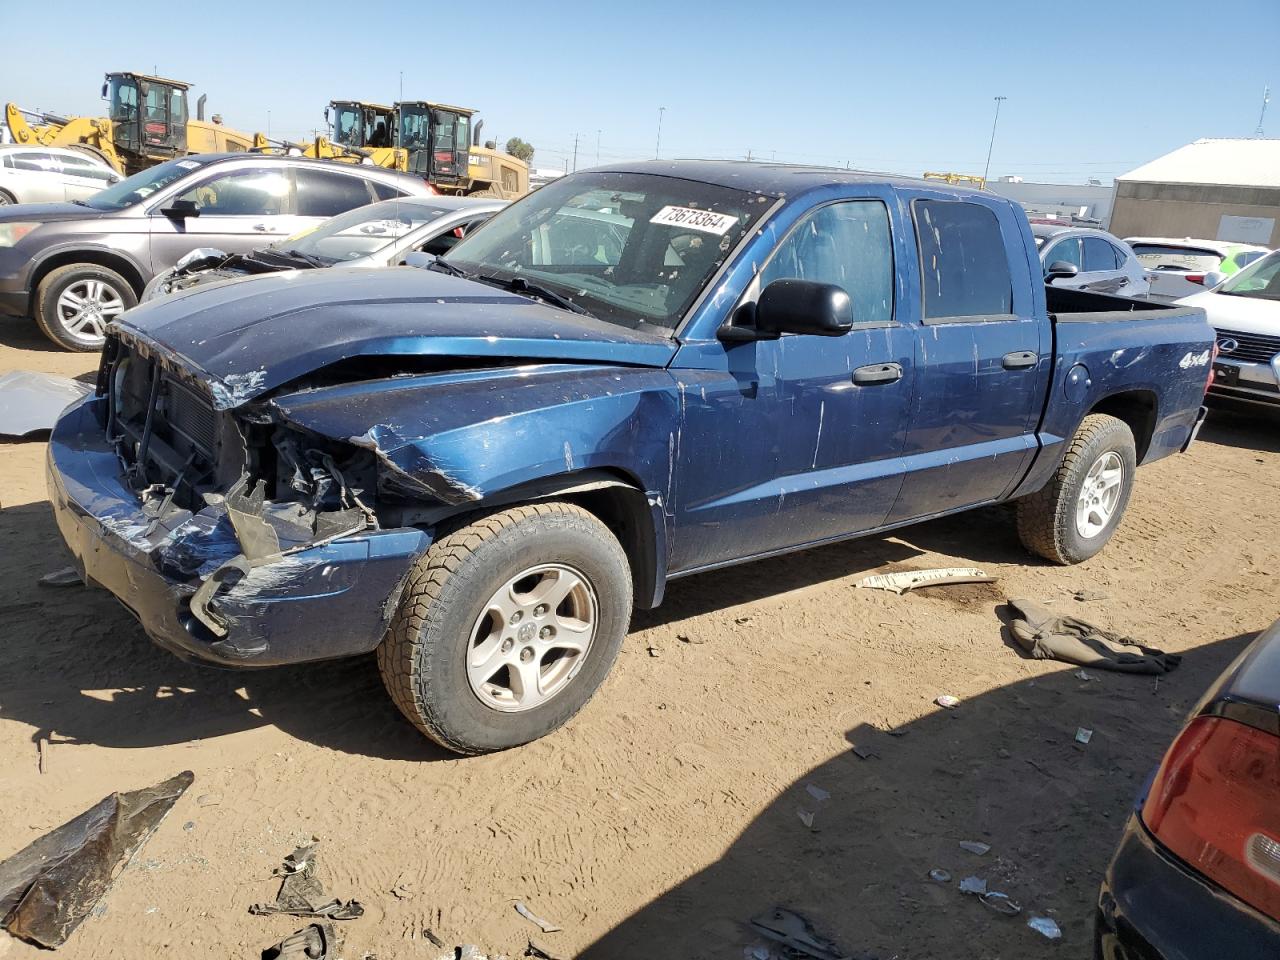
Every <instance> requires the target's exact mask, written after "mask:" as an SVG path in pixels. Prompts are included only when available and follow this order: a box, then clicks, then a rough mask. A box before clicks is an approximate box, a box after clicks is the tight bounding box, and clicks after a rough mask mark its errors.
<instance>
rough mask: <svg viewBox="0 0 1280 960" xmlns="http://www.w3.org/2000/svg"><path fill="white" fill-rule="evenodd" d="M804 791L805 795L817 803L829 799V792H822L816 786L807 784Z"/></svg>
mask: <svg viewBox="0 0 1280 960" xmlns="http://www.w3.org/2000/svg"><path fill="white" fill-rule="evenodd" d="M804 789H805V793H807V794H809V796H811V797H813V799H815V800H817V801H818V802H819V803H822V802H823V801H824V800H830V799H831V792H830V791H829V790H823V789H822V788H821V787H819V786H817V785H816V784H812V783H810V784H807V785H806V786H805V788H804Z"/></svg>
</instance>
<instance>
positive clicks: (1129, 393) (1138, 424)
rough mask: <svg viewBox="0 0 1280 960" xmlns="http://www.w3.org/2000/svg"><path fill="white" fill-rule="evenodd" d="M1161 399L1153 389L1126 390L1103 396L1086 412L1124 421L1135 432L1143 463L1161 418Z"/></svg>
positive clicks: (1139, 457) (1135, 439) (1135, 440)
mask: <svg viewBox="0 0 1280 960" xmlns="http://www.w3.org/2000/svg"><path fill="white" fill-rule="evenodd" d="M1159 410H1160V401H1159V398H1158V397H1157V396H1156V394H1155V392H1154V391H1152V390H1124V391H1121V392H1119V393H1113V394H1111V395H1109V396H1106V397H1103V398H1102V399H1101V400H1099V401H1097V402H1096V403H1094V405H1093V406H1092V407H1090V408H1089V410H1088V412H1087V413H1086V414H1085V415H1086V416H1088V415H1089V414H1094V413H1102V414H1107V415H1108V416H1112V417H1115V418H1116V419H1117V420H1121V421H1123V422H1124V423H1125V424H1126V425H1127V426H1128V427H1129V429H1130V431H1132V432H1133V444H1134V447H1135V448H1136V449H1137V454H1138V463H1139V464H1141V463H1142V462H1143V461H1144V460H1145V459H1146V457H1147V451H1148V450H1149V449H1150V448H1151V439H1152V437H1154V436H1155V432H1156V423H1157V422H1158V419H1159V416H1158V415H1159Z"/></svg>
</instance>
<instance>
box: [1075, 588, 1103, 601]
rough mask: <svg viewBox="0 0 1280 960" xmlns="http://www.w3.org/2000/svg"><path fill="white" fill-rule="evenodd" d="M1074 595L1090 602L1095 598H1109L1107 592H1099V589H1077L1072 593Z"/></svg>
mask: <svg viewBox="0 0 1280 960" xmlns="http://www.w3.org/2000/svg"><path fill="white" fill-rule="evenodd" d="M1072 596H1073V597H1075V598H1076V599H1077V600H1079V601H1080V602H1081V603H1090V602H1092V601H1094V600H1105V599H1107V595H1106V594H1105V593H1099V592H1098V591H1097V590H1077V591H1076V592H1075V593H1073V594H1072Z"/></svg>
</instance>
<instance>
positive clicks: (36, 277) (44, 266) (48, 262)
mask: <svg viewBox="0 0 1280 960" xmlns="http://www.w3.org/2000/svg"><path fill="white" fill-rule="evenodd" d="M73 263H91V264H93V265H94V266H98V267H106V268H107V269H108V270H114V271H115V272H116V273H118V274H120V276H122V277H124V279H125V281H126V282H127V283H128V284H129V286H130V287H131V288H133V294H134V296H135V297H141V296H142V289H143V287H145V286H146V281H145V280H144V279H143V271H142V268H141V267H140V266H138V264H136V263H135V262H134V261H133V260H131V259H130V258H129V257H126V256H124V255H122V254H120V253H116V252H115V251H112V250H107V249H103V248H100V247H73V248H71V249H69V250H68V249H63V250H56V251H54V252H53V253H51V254H49V255H48V256H47V257H45V258H44V259H43V260H41V261H40V262H39V263H37V264H36V266H35V269H33V270H32V272H31V283H30V290H31V297H32V298H33V300H32V302H33V303H34V302H35V301H34V298H35V296H36V295H37V292H38V291H39V289H40V284H41V283H42V282H43V281H44V278H45V277H47V276H48V275H49V274H50V273H52V272H53V271H54V270H57V269H58V268H59V267H66V266H69V265H71V264H73Z"/></svg>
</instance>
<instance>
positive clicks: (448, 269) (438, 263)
mask: <svg viewBox="0 0 1280 960" xmlns="http://www.w3.org/2000/svg"><path fill="white" fill-rule="evenodd" d="M437 267H438V268H439V272H441V273H447V274H449V276H451V277H462V278H463V279H464V280H470V279H471V274H469V273H467V271H465V270H463V269H462V268H461V267H455V266H454V265H453V264H452V263H450V262H449V261H448V260H441V259H440V258H439V257H436V258H435V259H434V260H432V261H431V262H430V263H429V264H427V269H428V270H435V269H436V268H437Z"/></svg>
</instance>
